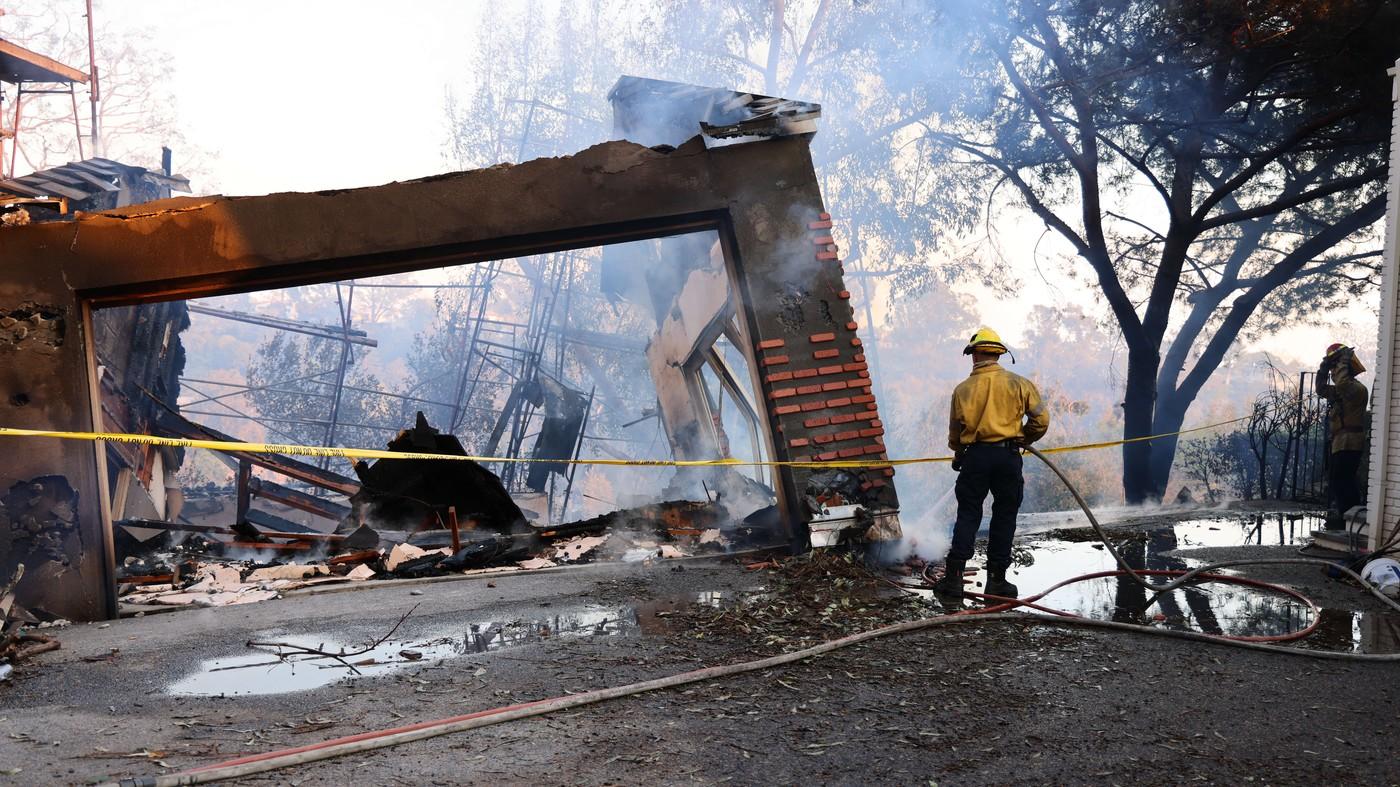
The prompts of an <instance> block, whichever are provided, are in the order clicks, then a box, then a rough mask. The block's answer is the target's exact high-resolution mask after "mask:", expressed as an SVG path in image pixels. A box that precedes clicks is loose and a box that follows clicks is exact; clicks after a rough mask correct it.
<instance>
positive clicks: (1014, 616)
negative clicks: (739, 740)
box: [103, 447, 1400, 787]
mask: <svg viewBox="0 0 1400 787" xmlns="http://www.w3.org/2000/svg"><path fill="white" fill-rule="evenodd" d="M1026 450H1027V451H1029V452H1030V453H1032V454H1034V455H1035V456H1036V457H1038V458H1039V459H1040V460H1041V461H1043V462H1045V464H1046V465H1047V466H1048V467H1049V468H1050V469H1051V470H1052V471H1053V472H1054V473H1055V475H1057V476H1058V477H1059V478H1060V480H1061V481H1063V482H1064V484H1065V486H1066V487H1067V488H1068V489H1069V491H1070V494H1071V495H1073V497H1074V499H1075V502H1076V503H1078V504H1079V506H1080V508H1082V509H1083V510H1084V513H1085V515H1086V516H1087V517H1088V519H1089V524H1090V525H1091V526H1092V527H1093V529H1094V532H1095V534H1096V535H1097V536H1098V538H1099V540H1100V541H1101V542H1102V543H1103V545H1104V548H1105V549H1106V550H1107V551H1108V553H1109V555H1111V556H1112V557H1113V559H1114V562H1116V563H1117V564H1118V566H1119V569H1118V570H1116V571H1101V572H1096V573H1093V574H1086V575H1083V576H1079V577H1072V578H1070V579H1067V580H1065V581H1063V582H1060V583H1058V584H1056V585H1054V586H1052V587H1050V588H1048V589H1047V590H1044V591H1042V592H1040V593H1038V594H1035V595H1033V596H1029V597H1027V598H1024V599H1008V598H999V597H995V596H988V595H985V594H972V595H976V596H980V597H982V598H985V599H988V600H990V601H993V602H995V603H994V605H993V606H990V607H987V608H984V609H980V610H967V611H964V612H958V613H953V614H948V615H939V616H936V617H931V618H922V619H919V620H911V621H906V622H903V623H894V624H891V625H888V626H882V627H880V628H876V629H871V630H869V631H862V632H859V633H857V634H851V635H849V636H845V637H840V638H838V639H834V640H829V641H827V642H823V643H821V644H818V645H813V646H812V647H809V648H803V649H801V650H796V651H791V652H788V653H782V654H779V655H776V656H769V657H768V658H763V659H757V660H754V661H745V662H739V663H736V664H725V665H721V666H717V667H706V668H703V669H697V670H690V671H688V672H682V673H679V674H675V675H668V676H664V677H660V678H653V679H651V680H645V681H641V682H638V683H631V684H626V685H623V686H613V687H609V688H603V689H595V690H593V691H588V692H583V693H580V694H570V695H566V696H562V697H553V698H549V699H542V700H535V701H533V702H525V703H518V704H514V705H506V706H502V707H498V708H491V709H488V710H481V711H476V712H474V713H468V714H464V715H460V716H452V717H448V718H445V719H436V720H433V721H423V722H418V723H416V724H409V725H405V726H401V727H394V728H390V729H384V730H377V731H372V732H363V733H359V734H356V735H348V736H344V737H341V738H333V739H331V740H327V741H322V742H320V743H313V744H309V745H306V746H298V747H295V748H289V749H282V750H279V751H271V752H264V753H261V754H253V755H249V756H246V757H239V758H236V759H232V760H227V761H224V762H219V763H214V764H211V765H205V766H201V767H198V768H194V769H191V770H188V771H183V772H181V773H176V774H169V775H162V776H147V777H138V778H134V779H123V780H121V781H120V782H117V783H112V784H108V785H104V786H103V787H116V786H117V785H120V787H175V786H176V785H189V784H205V783H208V782H215V781H225V780H228V779H235V778H240V777H243V776H249V775H252V774H255V773H265V772H267V771H273V770H279V769H282V768H288V767H293V766H296V765H304V764H306V763H310V762H316V761H319V760H326V759H330V758H333V757H341V756H344V755H347V754H354V753H357V752H364V751H371V750H374V749H381V748H387V747H390V746H397V745H399V744H403V743H409V742H412V741H419V740H425V739H427V738H434V737H437V736H440V735H449V734H451V733H454V732H464V731H466V730H473V729H478V728H481V727H487V726H491V725H495V724H503V723H505V722H510V721H515V720H517V719H524V718H529V717H532V716H542V715H545V714H548V713H554V712H556V711H561V710H566V709H568V708H577V707H580V706H584V705H592V704H595V703H599V702H606V701H608V700H612V699H618V698H621V697H629V696H634V695H637V694H642V693H645V692H649V691H657V690H660V689H670V688H675V687H678V686H685V685H689V684H693V683H699V682H702V681H709V680H715V679H718V678H724V677H729V676H732V675H740V674H743V673H747V672H756V671H759V670H766V669H772V668H775V667H780V666H783V665H786V664H792V663H795V662H799V661H804V660H806V659H810V658H814V657H816V656H820V655H822V654H825V653H830V652H832V651H835V650H839V649H841V648H846V647H849V646H851V645H856V644H860V643H862V642H868V641H870V640H874V639H878V638H881V637H886V636H891V635H896V634H907V633H910V632H914V631H922V630H925V629H931V628H935V627H939V626H947V625H962V624H971V623H994V622H995V623H1008V622H1016V623H1022V624H1033V625H1050V626H1070V627H1081V628H1095V629H1103V630H1108V631H1119V632H1130V633H1134V634H1142V635H1147V636H1157V637H1167V638H1171V639H1179V640H1187V641H1191V642H1206V643H1213V644H1217V645H1227V646H1230V647H1235V648H1245V649H1248V650H1255V651H1263V652H1266V653H1280V654H1288V655H1294V656H1306V657H1311V658H1319V659H1330V660H1342V661H1363V662H1390V663H1394V662H1400V653H1344V652H1340V651H1326V650H1304V649H1300V648H1291V647H1284V646H1280V645H1275V644H1270V643H1272V642H1278V641H1284V640H1293V639H1299V638H1301V637H1304V636H1307V635H1308V634H1310V633H1311V632H1312V631H1313V630H1314V629H1315V628H1316V627H1317V624H1318V608H1317V605H1316V604H1314V603H1313V602H1312V600H1311V599H1308V598H1307V597H1306V596H1304V595H1303V594H1302V593H1299V592H1297V591H1295V590H1292V589H1289V588H1285V587H1282V586H1280V585H1275V584H1272V583H1268V582H1262V581H1260V580H1254V579H1248V578H1245V577H1237V576H1230V575H1224V574H1215V573H1211V572H1213V571H1215V570H1217V569H1220V568H1227V567H1231V566H1246V565H1278V564H1283V565H1300V564H1301V565H1319V566H1325V567H1327V568H1329V569H1336V570H1338V571H1340V572H1341V573H1343V574H1346V575H1348V576H1350V577H1352V578H1353V579H1355V580H1357V581H1358V582H1360V583H1361V586H1362V587H1364V588H1366V589H1367V590H1369V591H1370V592H1371V594H1372V595H1374V596H1375V597H1376V598H1378V599H1380V600H1381V601H1382V602H1384V603H1385V604H1386V605H1387V606H1389V607H1391V608H1392V609H1394V610H1396V611H1397V612H1400V604H1397V603H1396V602H1395V601H1393V600H1391V599H1389V598H1387V597H1386V596H1384V595H1383V594H1381V593H1380V592H1379V591H1377V590H1376V589H1374V588H1372V587H1371V586H1370V585H1369V584H1368V583H1366V582H1365V581H1364V580H1362V579H1361V577H1360V575H1358V574H1356V572H1354V571H1352V570H1351V569H1350V568H1348V567H1345V566H1340V565H1337V564H1336V563H1332V562H1331V561H1327V560H1320V559H1312V558H1281V559H1277V560H1269V559H1254V560H1231V561H1224V562H1220V563H1212V564H1209V565H1205V566H1201V567H1199V568H1195V569H1191V570H1182V571H1146V570H1142V569H1135V568H1133V567H1132V566H1130V565H1129V564H1128V563H1127V562H1126V561H1125V560H1124V559H1123V557H1122V556H1121V555H1120V554H1119V553H1118V551H1117V550H1116V549H1114V547H1113V544H1112V540H1111V539H1110V538H1109V537H1108V534H1107V533H1106V532H1105V531H1104V529H1103V526H1102V525H1100V524H1099V521H1098V519H1097V518H1096V517H1095V516H1094V512H1093V510H1092V509H1090V508H1089V505H1088V503H1087V502H1085V500H1084V498H1083V497H1082V496H1081V495H1080V493H1079V490H1078V489H1076V488H1075V487H1074V484H1073V483H1071V482H1070V480H1069V479H1068V478H1066V477H1065V475H1064V473H1062V472H1061V471H1060V469H1059V468H1058V467H1057V466H1055V464H1054V463H1053V462H1051V461H1050V460H1049V459H1048V458H1046V456H1045V455H1044V454H1042V453H1041V452H1040V451H1037V450H1036V449H1034V448H1030V447H1027V448H1026ZM1109 576H1114V577H1117V576H1123V577H1129V578H1131V580H1132V581H1134V582H1136V583H1137V584H1140V585H1142V586H1143V588H1144V589H1147V590H1150V591H1152V592H1154V593H1165V592H1169V591H1171V590H1174V589H1176V588H1179V587H1181V586H1183V585H1185V584H1187V583H1188V582H1192V581H1196V582H1205V581H1209V582H1227V583H1232V584H1239V585H1246V586H1251V587H1258V588H1262V589H1267V590H1271V591H1275V592H1279V593H1283V594H1285V595H1289V596H1292V597H1293V598H1295V599H1299V600H1301V601H1303V602H1305V603H1306V604H1307V606H1308V608H1309V610H1310V611H1311V612H1312V614H1313V620H1312V623H1311V624H1310V625H1309V626H1307V627H1305V628H1304V629H1301V630H1299V631H1297V632H1291V633H1288V634H1282V635H1270V636H1251V637H1241V636H1223V635H1216V634H1205V633H1201V632H1195V631H1178V630H1174V629H1162V628H1156V627H1153V626H1144V625H1139V624H1135V623H1120V622H1117V621H1109V620H1097V619H1093V618H1085V617H1080V616H1077V615H1073V614H1071V613H1068V612H1064V611H1063V610H1057V609H1054V608H1052V607H1047V606H1042V605H1040V604H1037V603H1036V602H1037V601H1038V600H1039V599H1041V598H1043V597H1044V596H1046V595H1048V594H1049V593H1051V592H1053V591H1054V590H1056V589H1058V588H1060V587H1063V586H1065V585H1068V584H1072V583H1075V582H1080V581H1085V580H1089V579H1097V578H1102V577H1109ZM1153 576H1157V577H1174V579H1172V580H1171V581H1169V582H1165V583H1162V584H1157V583H1154V582H1152V581H1150V580H1149V579H1148V577H1153ZM1015 607H1027V608H1030V609H1036V610H1039V611H1042V612H1048V613H1050V615H1051V616H1049V617H1047V616H1043V615H1026V614H1020V613H1014V612H1008V611H1007V610H1010V609H1012V608H1015Z"/></svg>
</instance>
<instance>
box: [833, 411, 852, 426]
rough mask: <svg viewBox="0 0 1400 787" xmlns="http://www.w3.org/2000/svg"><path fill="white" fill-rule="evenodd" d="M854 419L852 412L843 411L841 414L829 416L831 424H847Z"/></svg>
mask: <svg viewBox="0 0 1400 787" xmlns="http://www.w3.org/2000/svg"><path fill="white" fill-rule="evenodd" d="M854 420H856V416H855V414H854V413H843V414H841V415H833V416H831V422H832V423H833V424H848V423H850V422H852V421H854Z"/></svg>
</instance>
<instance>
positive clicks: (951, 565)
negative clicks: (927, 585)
mask: <svg viewBox="0 0 1400 787" xmlns="http://www.w3.org/2000/svg"><path fill="white" fill-rule="evenodd" d="M964 568H967V561H966V560H954V559H952V558H948V559H947V560H945V561H944V562H943V577H942V578H941V579H939V580H938V581H937V582H935V583H933V592H934V593H937V594H938V595H940V596H947V597H948V598H962V597H963V569H964Z"/></svg>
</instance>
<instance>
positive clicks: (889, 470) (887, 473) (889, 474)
mask: <svg viewBox="0 0 1400 787" xmlns="http://www.w3.org/2000/svg"><path fill="white" fill-rule="evenodd" d="M880 472H881V473H884V474H885V477H886V478H894V468H893V467H886V468H885V469H884V470H881V471H880Z"/></svg>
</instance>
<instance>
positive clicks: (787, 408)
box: [773, 404, 802, 415]
mask: <svg viewBox="0 0 1400 787" xmlns="http://www.w3.org/2000/svg"><path fill="white" fill-rule="evenodd" d="M801 409H802V408H801V407H799V406H797V405H795V404H785V405H783V406H782V407H777V408H774V409H773V412H774V413H775V414H777V415H792V414H793V413H795V412H798V411H800V410H801Z"/></svg>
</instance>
